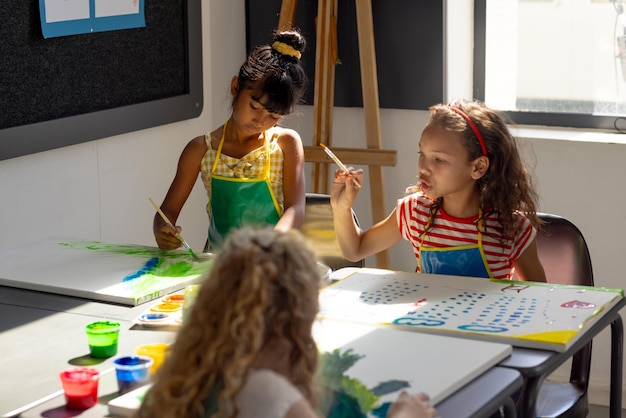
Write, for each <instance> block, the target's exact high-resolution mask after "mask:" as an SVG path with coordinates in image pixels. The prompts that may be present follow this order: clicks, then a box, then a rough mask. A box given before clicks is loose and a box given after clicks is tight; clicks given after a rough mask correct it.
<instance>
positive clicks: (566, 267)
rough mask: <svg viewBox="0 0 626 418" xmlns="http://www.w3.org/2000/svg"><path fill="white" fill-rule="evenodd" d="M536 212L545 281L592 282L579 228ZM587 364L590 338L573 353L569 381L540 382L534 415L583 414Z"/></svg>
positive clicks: (562, 416) (581, 417)
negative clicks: (540, 224) (539, 222)
mask: <svg viewBox="0 0 626 418" xmlns="http://www.w3.org/2000/svg"><path fill="white" fill-rule="evenodd" d="M537 215H538V216H539V218H540V219H541V220H542V221H544V224H543V225H542V226H541V228H540V229H539V233H538V236H537V248H538V253H539V259H540V260H541V264H542V265H543V268H544V270H545V272H546V279H547V281H548V283H560V284H572V285H584V286H593V285H594V284H593V270H592V268H591V257H590V255H589V249H588V248H587V243H586V242H585V238H584V237H583V235H582V233H581V232H580V230H579V229H578V228H577V227H576V225H574V224H573V223H572V222H570V221H569V220H567V219H565V218H563V217H561V216H558V215H552V214H548V213H538V214H537ZM590 368H591V341H590V342H589V343H588V344H587V345H585V346H584V347H583V348H581V349H580V350H579V351H578V352H577V353H576V354H574V356H573V357H572V361H571V370H570V378H569V382H565V383H561V382H549V381H546V382H543V384H542V385H541V387H540V389H539V394H538V397H537V417H542V418H543V417H546V418H547V417H560V418H569V417H572V418H574V417H577V418H584V417H586V416H587V414H588V412H589V399H588V396H587V388H588V386H589V372H590Z"/></svg>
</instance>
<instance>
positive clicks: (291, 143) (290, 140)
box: [275, 129, 306, 231]
mask: <svg viewBox="0 0 626 418" xmlns="http://www.w3.org/2000/svg"><path fill="white" fill-rule="evenodd" d="M278 146H279V147H280V148H281V150H282V151H283V156H284V163H283V164H284V165H283V196H284V199H285V200H284V208H285V211H284V212H283V216H281V218H280V220H279V221H278V223H277V224H276V226H275V229H276V230H278V231H288V230H290V229H292V228H299V227H300V226H301V225H302V223H303V222H304V207H305V201H306V184H305V179H304V148H303V146H302V140H301V139H300V135H298V133H297V132H296V131H294V130H292V129H283V130H282V132H281V134H280V137H279V138H278Z"/></svg>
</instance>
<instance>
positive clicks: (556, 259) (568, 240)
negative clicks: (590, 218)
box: [537, 213, 594, 286]
mask: <svg viewBox="0 0 626 418" xmlns="http://www.w3.org/2000/svg"><path fill="white" fill-rule="evenodd" d="M537 215H538V216H539V219H541V220H542V221H543V222H544V223H543V225H541V228H540V229H539V233H538V236H537V250H538V253H539V259H540V260H541V264H542V265H543V268H544V270H545V272H546V278H547V281H548V283H561V284H574V285H584V286H593V285H594V284H593V269H592V267H591V256H590V255H589V249H588V248H587V243H586V241H585V238H584V237H583V234H582V233H581V232H580V230H579V229H578V228H577V227H576V225H574V224H573V223H572V222H570V221H569V220H567V219H565V218H563V217H561V216H558V215H553V214H549V213H538V214H537Z"/></svg>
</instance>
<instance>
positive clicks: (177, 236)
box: [148, 197, 199, 260]
mask: <svg viewBox="0 0 626 418" xmlns="http://www.w3.org/2000/svg"><path fill="white" fill-rule="evenodd" d="M148 199H149V200H150V203H152V206H154V208H155V209H156V210H157V212H158V213H159V215H161V218H163V220H164V221H165V223H166V224H168V225H169V226H171V227H172V228H174V230H176V227H175V226H174V224H173V223H171V222H170V220H169V219H168V218H167V216H165V214H164V213H163V211H162V210H161V208H160V207H158V206H157V204H156V203H154V200H152V198H151V197H149V198H148ZM176 238H178V240H179V241H180V242H181V243H182V244H183V247H185V248H186V249H187V251H189V253H190V254H191V256H192V257H193V259H194V260H199V258H198V256H197V255H196V253H194V252H193V250H192V249H191V247H190V246H189V244H187V241H185V239H184V238H183V236H182V235H181V234H179V233H176Z"/></svg>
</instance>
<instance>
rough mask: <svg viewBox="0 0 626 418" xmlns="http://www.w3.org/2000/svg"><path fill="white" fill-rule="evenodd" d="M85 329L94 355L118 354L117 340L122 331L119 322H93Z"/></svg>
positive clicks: (99, 356) (107, 355) (108, 355)
mask: <svg viewBox="0 0 626 418" xmlns="http://www.w3.org/2000/svg"><path fill="white" fill-rule="evenodd" d="M85 331H86V332H87V343H88V344H89V351H90V353H91V356H92V357H97V358H107V357H112V356H114V355H116V354H117V342H118V339H119V333H120V323H119V322H112V321H98V322H92V323H91V324H89V325H87V326H86V327H85Z"/></svg>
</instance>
